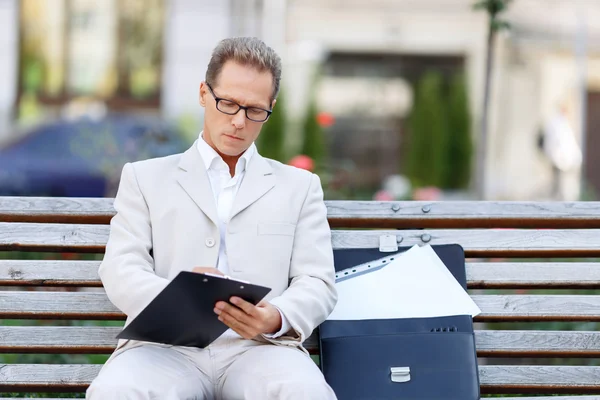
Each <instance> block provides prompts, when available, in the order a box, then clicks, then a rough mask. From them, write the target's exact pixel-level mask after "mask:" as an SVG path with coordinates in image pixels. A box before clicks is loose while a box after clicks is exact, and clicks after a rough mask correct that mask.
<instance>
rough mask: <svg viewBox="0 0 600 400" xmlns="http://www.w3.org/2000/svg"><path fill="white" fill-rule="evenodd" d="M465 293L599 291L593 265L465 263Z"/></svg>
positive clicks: (598, 268) (598, 267) (599, 269)
mask: <svg viewBox="0 0 600 400" xmlns="http://www.w3.org/2000/svg"><path fill="white" fill-rule="evenodd" d="M466 268H467V283H468V287H469V289H600V263H596V262H561V263H556V262H552V263H549V262H533V263H527V262H513V263H510V262H509V263H505V262H484V263H479V262H474V263H466Z"/></svg>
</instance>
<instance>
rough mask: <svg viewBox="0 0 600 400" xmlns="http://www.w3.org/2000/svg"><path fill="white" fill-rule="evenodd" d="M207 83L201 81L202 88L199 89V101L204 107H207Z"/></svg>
mask: <svg viewBox="0 0 600 400" xmlns="http://www.w3.org/2000/svg"><path fill="white" fill-rule="evenodd" d="M206 89H207V88H206V83H205V82H200V88H199V89H198V101H199V103H200V105H201V106H202V107H206V100H205V98H206Z"/></svg>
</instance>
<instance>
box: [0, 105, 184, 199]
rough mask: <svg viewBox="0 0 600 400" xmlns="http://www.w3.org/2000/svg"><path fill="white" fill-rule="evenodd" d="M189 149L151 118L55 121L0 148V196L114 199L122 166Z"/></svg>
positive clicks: (175, 133)
mask: <svg viewBox="0 0 600 400" xmlns="http://www.w3.org/2000/svg"><path fill="white" fill-rule="evenodd" d="M188 146H189V143H187V142H186V141H185V139H184V138H183V136H182V135H181V134H180V133H179V132H178V131H177V130H176V129H175V128H174V127H172V126H170V125H168V124H167V123H166V122H164V121H162V120H160V119H157V118H153V117H142V116H134V115H128V114H108V115H107V116H105V117H103V118H102V119H100V120H93V119H89V118H82V119H78V120H74V121H71V120H58V121H54V122H51V123H47V124H43V125H40V126H37V127H35V128H33V129H31V130H30V131H28V132H26V133H25V134H24V135H19V139H18V140H16V141H15V142H14V143H11V144H8V145H6V146H4V147H3V148H1V149H0V195H3V196H67V197H104V196H114V195H115V194H116V189H117V187H118V182H119V179H120V174H121V170H122V168H123V165H124V164H125V163H127V162H130V161H137V160H143V159H147V158H153V157H161V156H166V155H170V154H175V153H179V152H182V151H185V150H186V148H187V147H188Z"/></svg>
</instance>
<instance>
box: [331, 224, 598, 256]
mask: <svg viewBox="0 0 600 400" xmlns="http://www.w3.org/2000/svg"><path fill="white" fill-rule="evenodd" d="M381 235H395V236H396V238H397V239H398V240H400V239H401V242H400V246H414V245H424V244H430V245H442V244H454V243H457V244H460V245H461V246H462V247H463V248H464V249H465V254H466V256H467V257H594V256H600V246H598V243H600V230H599V229H590V230H585V231H581V230H526V229H513V230H496V229H488V230H480V229H472V230H414V231H411V230H406V231H376V230H373V231H346V230H335V231H333V232H332V243H333V247H334V248H378V247H379V238H380V236H381Z"/></svg>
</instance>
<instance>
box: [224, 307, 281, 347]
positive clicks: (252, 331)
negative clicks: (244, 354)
mask: <svg viewBox="0 0 600 400" xmlns="http://www.w3.org/2000/svg"><path fill="white" fill-rule="evenodd" d="M229 301H230V302H231V304H229V303H226V302H224V301H219V302H218V303H217V304H216V305H215V310H214V311H215V314H217V315H218V316H219V321H221V322H223V323H224V324H225V325H227V326H228V327H230V328H231V329H233V330H234V331H236V332H237V333H238V334H239V335H240V336H242V337H243V338H244V339H253V338H255V337H256V336H258V335H260V334H263V333H275V332H279V330H280V329H281V314H280V313H279V310H278V309H277V308H276V307H275V306H274V305H272V304H271V303H269V302H268V301H261V302H260V303H258V305H256V306H255V305H254V304H252V303H248V302H247V301H245V300H243V299H240V298H239V297H232V298H231V299H229Z"/></svg>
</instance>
